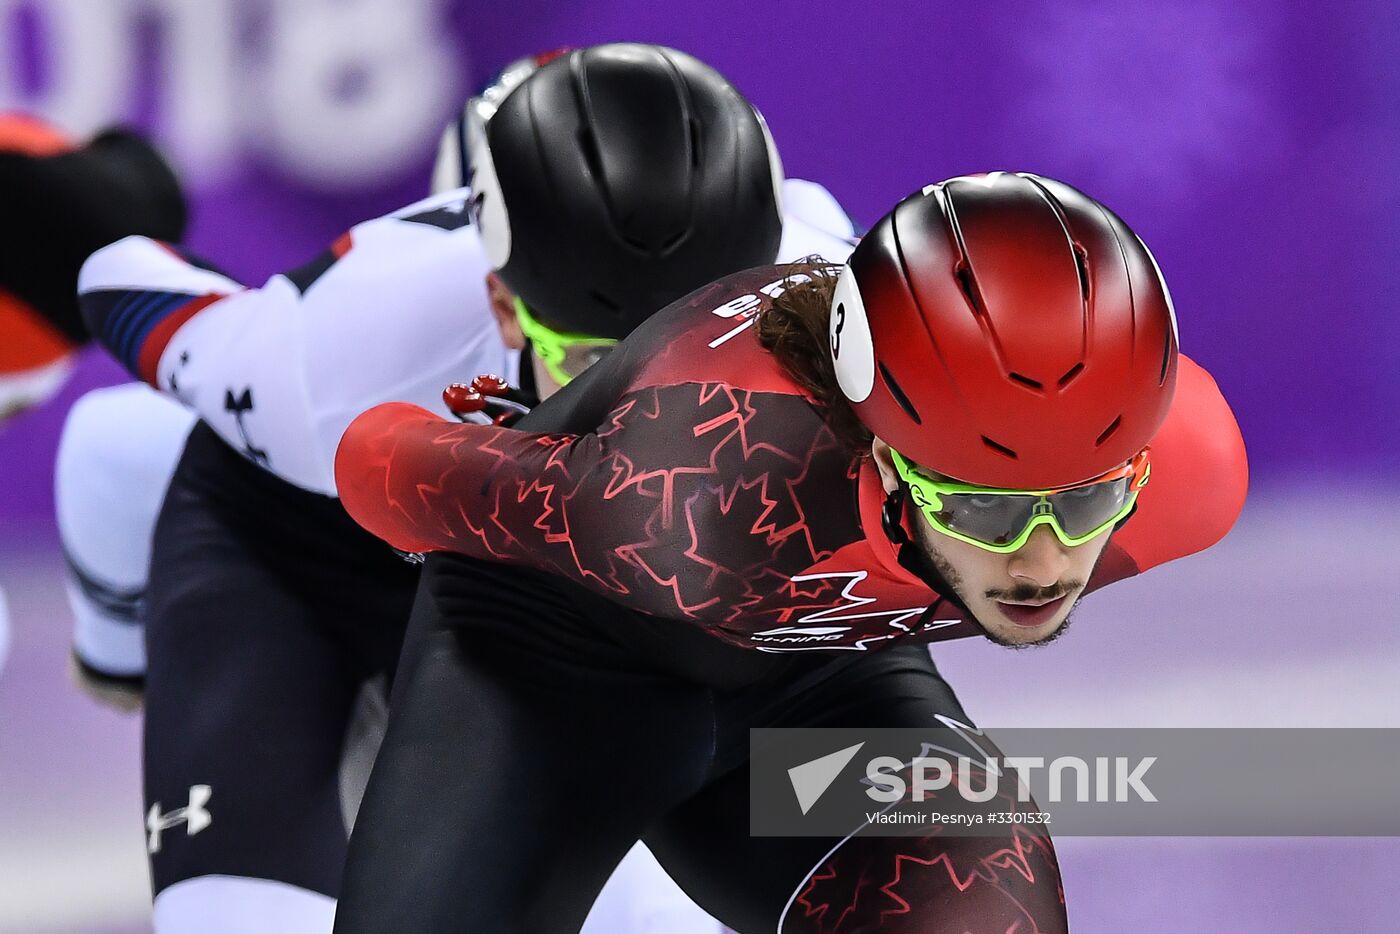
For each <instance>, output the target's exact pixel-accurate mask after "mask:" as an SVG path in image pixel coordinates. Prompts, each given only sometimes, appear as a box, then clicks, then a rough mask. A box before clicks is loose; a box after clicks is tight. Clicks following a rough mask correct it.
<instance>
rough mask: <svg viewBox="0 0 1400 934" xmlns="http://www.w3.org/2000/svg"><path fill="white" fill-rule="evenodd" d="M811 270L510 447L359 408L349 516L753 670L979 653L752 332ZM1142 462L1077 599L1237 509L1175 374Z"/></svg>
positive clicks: (875, 481) (697, 301)
mask: <svg viewBox="0 0 1400 934" xmlns="http://www.w3.org/2000/svg"><path fill="white" fill-rule="evenodd" d="M810 271H811V270H810V268H809V267H803V266H800V265H793V266H771V267H763V268H758V269H751V270H747V271H745V272H741V273H737V274H735V275H732V276H729V277H727V278H725V279H721V280H719V281H717V282H715V283H712V284H711V285H708V286H706V287H704V288H701V289H699V290H697V291H695V292H693V293H691V294H690V295H688V296H686V297H685V298H683V299H681V300H679V301H677V302H676V303H674V304H673V305H672V306H671V307H669V308H668V309H666V310H664V311H662V312H660V313H659V314H657V315H655V316H654V317H653V318H652V319H651V320H650V321H649V322H648V323H647V324H646V325H644V326H643V327H642V328H640V329H639V330H638V331H636V332H635V333H634V334H633V335H632V336H631V337H629V338H628V339H627V340H626V341H625V342H624V343H623V344H622V345H621V346H620V347H619V348H618V349H617V350H616V351H614V352H613V353H612V354H610V355H609V356H608V357H607V358H605V359H604V360H603V361H602V362H601V363H599V364H597V365H595V366H594V367H593V368H592V369H591V370H590V371H589V372H588V373H587V374H585V375H584V376H583V377H582V378H580V379H579V380H578V381H576V383H575V384H573V385H571V386H569V387H568V388H567V389H566V390H565V391H563V392H561V393H559V394H558V395H557V396H555V397H554V398H552V399H550V400H549V401H548V402H546V403H545V404H544V405H543V406H541V407H540V408H539V409H537V410H536V411H535V412H534V413H532V414H531V415H530V416H528V417H527V418H526V419H525V420H524V421H522V422H521V423H519V425H518V426H517V427H516V428H513V429H510V428H500V427H487V426H479V425H463V424H458V423H455V422H447V421H444V420H443V419H441V418H439V417H437V416H435V415H432V414H430V413H429V412H427V411H425V410H423V409H421V408H418V407H416V406H412V405H407V404H402V403H389V404H385V405H380V406H376V407H375V408H372V409H370V410H369V411H368V412H365V413H364V414H362V415H361V416H359V418H357V419H356V420H355V421H354V422H353V423H352V425H351V427H350V429H349V430H348V431H347V432H346V434H345V436H344V438H343V439H342V442H341V444H340V447H339V450H338V452H337V456H336V484H337V487H338V489H339V490H340V494H341V498H342V500H343V502H344V505H345V507H346V508H347V509H348V510H349V512H350V514H351V515H352V516H353V517H354V518H355V519H356V520H357V521H358V522H359V523H360V524H361V525H363V526H364V527H365V528H367V529H369V530H370V531H371V532H373V533H374V534H376V535H378V536H380V537H381V538H383V539H385V540H387V541H388V542H389V543H390V544H392V545H393V546H394V547H396V548H401V549H404V550H407V551H438V550H442V551H452V552H459V553H462V554H466V555H469V556H472V557H476V558H485V559H490V560H495V561H503V562H512V563H523V564H528V565H530V566H533V567H535V568H537V569H541V570H544V571H547V572H549V573H552V574H557V575H559V576H562V577H565V578H568V579H570V580H572V581H575V582H578V583H580V584H582V585H584V586H586V587H588V588H590V589H592V590H594V591H597V592H598V593H601V594H603V595H605V596H607V597H608V598H610V599H612V600H614V601H616V602H617V603H620V604H623V605H625V606H628V607H630V608H633V609H636V610H640V611H643V612H645V613H648V614H652V615H656V616H662V617H669V618H673V619H682V620H687V621H690V622H693V623H694V624H695V625H697V626H700V627H703V628H704V629H705V630H706V631H707V632H709V633H711V634H713V635H715V636H717V637H719V638H721V639H724V640H726V641H728V642H731V643H733V644H737V645H741V646H745V647H748V648H753V649H759V650H762V651H803V650H832V649H840V650H854V651H864V650H870V649H875V648H879V647H881V646H884V645H888V644H892V643H893V642H896V641H898V640H902V639H917V640H924V641H929V640H937V639H948V638H957V637H961V636H968V635H973V634H976V633H977V632H978V630H977V628H976V627H975V625H973V624H972V623H971V622H969V621H967V620H965V619H963V618H962V614H961V612H960V611H959V610H958V609H957V608H956V607H955V606H954V605H953V604H952V603H950V602H949V601H947V600H945V599H942V598H940V596H939V595H938V594H935V593H933V592H932V591H931V590H930V589H929V587H928V585H927V584H925V583H924V582H923V581H921V580H920V579H919V578H917V577H915V576H914V575H913V574H911V573H910V572H909V571H907V570H905V569H904V568H903V567H902V566H901V565H900V564H899V562H898V561H897V560H896V554H895V550H894V546H893V545H892V544H891V542H890V540H889V538H888V536H887V535H886V533H885V531H884V529H883V527H882V525H881V521H880V510H881V506H882V503H883V500H884V492H883V489H882V487H881V485H880V482H879V477H878V475H877V472H876V470H875V467H874V465H873V463H871V461H870V459H869V458H868V457H866V458H858V457H855V456H853V455H852V453H851V452H850V451H849V449H847V448H845V447H843V445H841V444H840V443H839V442H838V440H837V438H836V437H835V435H834V434H833V433H832V431H831V429H830V428H829V427H828V425H827V423H826V422H825V421H824V419H823V416H822V413H821V411H820V409H819V408H818V407H817V405H816V404H815V403H814V402H813V400H812V399H811V398H809V397H808V396H806V395H804V392H803V390H801V389H800V388H799V387H798V386H797V385H796V384H795V383H794V382H793V381H792V379H791V378H790V377H789V376H788V375H787V374H786V372H785V371H784V370H783V368H782V367H781V365H780V364H779V363H778V361H777V360H776V359H775V358H773V357H772V356H771V355H770V354H769V353H768V352H767V351H765V350H764V349H763V347H762V346H761V345H760V344H759V342H758V340H757V338H756V336H755V334H754V331H753V328H752V327H751V325H752V324H753V321H754V318H755V316H756V315H757V314H759V313H760V312H761V311H762V309H763V308H764V307H765V306H766V305H767V304H768V303H769V302H770V301H771V300H772V297H773V296H774V295H776V294H779V293H780V292H781V291H782V290H783V288H784V287H785V284H786V283H788V282H792V281H796V279H795V278H794V277H803V276H805V275H806V274H807V272H810ZM1151 451H1152V462H1153V469H1152V479H1151V482H1150V483H1149V484H1148V485H1147V486H1146V487H1145V488H1144V489H1143V491H1142V493H1141V494H1140V496H1139V500H1138V506H1137V511H1136V513H1135V514H1134V515H1133V516H1132V518H1131V519H1130V520H1129V521H1128V522H1127V523H1126V525H1124V526H1123V527H1122V528H1121V529H1120V530H1119V531H1118V532H1117V533H1116V534H1115V535H1114V536H1113V538H1112V539H1111V540H1110V543H1109V545H1108V547H1107V550H1106V551H1105V553H1104V555H1103V557H1102V559H1101V560H1100V562H1099V564H1098V567H1097V569H1096V571H1095V573H1094V576H1093V578H1092V579H1091V580H1090V583H1089V588H1088V589H1089V590H1093V589H1097V588H1099V587H1102V586H1104V585H1106V584H1109V583H1112V582H1114V581H1117V580H1122V579H1124V578H1127V577H1131V576H1133V575H1135V574H1139V573H1142V572H1143V571H1146V570H1148V569H1149V568H1152V567H1154V566H1156V565H1159V564H1162V563H1164V562H1166V561H1170V560H1172V559H1175V558H1180V557H1183V556H1185V555H1189V554H1193V553H1195V552H1197V551H1201V550H1203V549H1205V548H1208V547H1209V546H1210V545H1212V544H1214V543H1215V542H1216V541H1218V540H1219V539H1220V538H1221V537H1222V536H1224V535H1225V533H1226V532H1227V531H1229V529H1230V527H1231V525H1233V523H1234V521H1235V519H1236V517H1237V516H1238V514H1239V512H1240V509H1241V507H1242V506H1243V503H1244V497H1245V490H1246V486H1247V469H1246V463H1245V455H1244V444H1243V441H1242V439H1241V437H1240V432H1239V427H1238V426H1237V425H1236V423H1235V419H1234V416H1233V414H1232V413H1231V411H1230V408H1229V406H1228V405H1227V404H1226V402H1225V400H1224V399H1223V398H1222V397H1221V394H1220V391H1219V390H1218V389H1217V388H1216V385H1215V382H1214V381H1213V380H1212V379H1211V377H1210V375H1209V374H1208V373H1206V372H1205V370H1203V369H1201V368H1200V367H1199V366H1197V365H1196V364H1195V363H1193V362H1191V361H1190V360H1188V359H1186V358H1185V357H1183V358H1182V360H1181V365H1180V369H1179V375H1178V383H1177V391H1176V396H1175V400H1174V402H1173V404H1172V408H1171V410H1170V413H1169V414H1168V417H1167V419H1166V421H1165V423H1164V424H1163V426H1162V428H1161V430H1160V431H1159V432H1158V434H1157V436H1156V437H1155V438H1154V439H1153V441H1152V444H1151ZM926 610H927V612H925V611H926Z"/></svg>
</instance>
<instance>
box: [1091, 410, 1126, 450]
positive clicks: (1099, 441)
mask: <svg viewBox="0 0 1400 934" xmlns="http://www.w3.org/2000/svg"><path fill="white" fill-rule="evenodd" d="M1121 424H1123V416H1121V415H1120V416H1118V417H1117V418H1115V419H1114V420H1113V423H1112V424H1110V425H1109V426H1108V427H1107V428H1105V429H1104V430H1103V434H1101V435H1099V436H1098V438H1096V439H1095V440H1094V446H1095V447H1102V446H1103V443H1104V442H1105V441H1107V440H1108V439H1109V438H1111V437H1113V433H1114V432H1115V431H1117V430H1118V426H1119V425H1121Z"/></svg>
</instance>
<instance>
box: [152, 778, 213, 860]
mask: <svg viewBox="0 0 1400 934" xmlns="http://www.w3.org/2000/svg"><path fill="white" fill-rule="evenodd" d="M212 794H213V791H212V790H210V788H209V786H208V785H191V786H190V803H189V804H188V805H186V806H185V807H182V808H176V809H175V810H173V811H171V812H170V813H169V814H161V813H160V802H159V801H157V802H156V803H155V804H152V805H151V809H150V810H149V811H147V812H146V829H147V830H148V831H150V834H151V838H150V840H149V841H148V842H147V843H146V852H148V853H153V854H154V853H159V852H160V835H161V833H162V832H164V831H166V830H169V829H170V828H171V827H174V826H176V825H177V824H181V823H183V824H184V825H185V835H186V836H189V837H193V836H194V835H195V834H197V833H199V832H200V831H201V830H203V829H204V828H205V827H208V826H209V825H210V824H212V823H213V822H214V818H213V816H212V815H211V814H210V813H209V809H208V808H206V807H205V805H206V804H208V803H209V798H210V796H211V795H212Z"/></svg>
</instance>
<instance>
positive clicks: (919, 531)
mask: <svg viewBox="0 0 1400 934" xmlns="http://www.w3.org/2000/svg"><path fill="white" fill-rule="evenodd" d="M873 454H874V457H875V464H876V466H877V467H878V468H879V471H880V479H881V482H882V483H883V485H884V488H885V491H886V492H893V491H894V490H895V489H896V488H897V487H898V485H899V482H900V481H899V475H898V473H897V472H896V470H895V467H894V464H893V462H892V459H891V455H890V449H889V446H888V445H886V444H885V443H884V442H882V441H879V440H878V439H877V440H876V441H875V444H874V447H873ZM910 513H911V514H912V516H913V518H912V520H911V523H912V525H913V527H914V534H915V540H916V541H917V543H918V547H919V548H920V549H921V550H922V551H923V552H924V555H925V556H926V557H927V558H928V560H929V561H930V562H931V563H932V564H933V565H934V567H936V568H937V569H938V571H939V573H940V574H942V576H943V577H944V579H945V580H946V581H947V582H948V584H949V586H951V587H952V589H953V590H954V592H955V596H957V597H958V598H959V599H960V600H962V602H963V603H964V604H965V605H966V606H967V608H968V609H969V610H970V611H971V612H972V614H973V616H974V617H975V621H976V623H977V625H978V626H979V627H980V628H981V629H982V632H983V634H984V635H986V636H987V638H988V639H990V640H992V641H993V642H996V643H997V644H999V645H1005V646H1009V647H1014V648H1021V647H1026V646H1032V645H1043V644H1045V643H1048V642H1051V641H1053V640H1054V639H1056V638H1058V637H1059V636H1060V635H1061V634H1062V633H1063V632H1064V631H1065V629H1066V628H1067V627H1068V625H1069V618H1070V613H1071V612H1072V611H1073V609H1074V606H1075V603H1076V602H1077V601H1078V599H1079V597H1080V596H1081V595H1082V594H1083V592H1084V587H1085V585H1086V584H1087V583H1088V581H1089V578H1090V577H1091V576H1092V574H1093V571H1094V566H1095V565H1096V564H1097V563H1098V560H1099V558H1100V557H1101V556H1102V555H1103V552H1104V548H1105V547H1107V545H1108V539H1109V537H1110V536H1111V535H1112V529H1111V528H1109V529H1106V530H1105V531H1103V532H1102V533H1100V534H1098V535H1096V536H1094V537H1093V538H1090V539H1088V540H1087V541H1084V542H1082V543H1080V544H1078V545H1066V544H1064V543H1063V542H1062V541H1060V539H1059V538H1058V537H1057V536H1056V535H1055V533H1054V532H1053V531H1051V529H1050V527H1049V526H1048V525H1042V526H1039V527H1038V528H1035V529H1034V530H1033V531H1032V532H1031V534H1030V537H1029V538H1027V539H1026V541H1025V543H1024V544H1023V545H1022V546H1021V547H1020V548H1017V549H1016V550H1015V551H1011V552H1007V553H1004V554H999V553H996V552H992V551H988V550H986V549H985V548H980V547H978V546H977V545H974V544H970V543H968V542H965V541H961V540H959V539H957V538H954V537H951V536H949V535H946V534H943V533H942V532H940V531H938V530H937V529H935V528H934V527H933V526H932V525H931V524H930V523H929V522H928V521H927V519H926V518H924V517H923V515H922V513H921V512H920V511H919V510H917V509H915V510H910Z"/></svg>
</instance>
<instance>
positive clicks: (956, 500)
mask: <svg viewBox="0 0 1400 934" xmlns="http://www.w3.org/2000/svg"><path fill="white" fill-rule="evenodd" d="M890 455H891V459H892V460H893V461H894V467H895V471H896V472H897V473H898V474H899V476H900V478H901V479H903V480H904V482H905V483H906V484H908V487H909V496H910V498H911V499H912V500H913V502H914V505H916V506H918V507H919V511H920V512H921V513H922V514H923V517H924V519H925V520H926V521H927V522H928V524H929V525H931V526H932V527H933V529H934V531H936V532H939V533H941V534H943V535H947V536H948V537H950V538H956V539H957V540H958V541H961V542H966V543H968V544H969V545H975V546H977V547H978V548H981V549H983V550H984V551H990V552H994V553H996V554H1010V553H1011V552H1013V551H1017V550H1019V549H1020V548H1021V547H1023V546H1024V545H1025V544H1026V542H1027V541H1029V540H1030V537H1031V534H1032V533H1033V532H1035V530H1036V528H1037V527H1038V526H1042V525H1048V526H1049V527H1050V530H1051V531H1052V532H1054V533H1055V537H1056V538H1058V539H1059V540H1060V541H1061V543H1063V544H1064V545H1066V546H1068V547H1071V548H1073V547H1075V546H1078V545H1082V544H1084V543H1085V542H1087V541H1089V540H1090V539H1092V538H1095V537H1097V536H1099V535H1102V534H1103V533H1104V532H1106V531H1108V530H1109V529H1110V528H1112V527H1113V526H1114V525H1116V524H1118V523H1119V522H1121V521H1123V519H1124V518H1126V517H1127V516H1128V514H1129V513H1131V512H1132V511H1133V507H1134V506H1135V505H1136V504H1137V497H1138V492H1139V491H1140V490H1141V489H1142V488H1143V487H1144V486H1146V485H1147V481H1148V478H1149V477H1150V476H1151V475H1152V463H1151V461H1150V460H1149V459H1148V457H1147V451H1145V450H1144V451H1142V452H1141V453H1140V454H1138V455H1137V456H1136V457H1134V458H1133V459H1132V460H1131V461H1129V462H1128V463H1127V464H1125V465H1123V466H1122V467H1119V468H1115V469H1114V470H1111V471H1109V472H1108V473H1106V474H1103V475H1101V476H1099V477H1095V478H1094V479H1093V480H1089V481H1086V482H1084V483H1077V484H1074V485H1072V486H1068V487H1059V488H1057V489H1053V490H1003V489H995V488H990V487H984V486H976V485H974V484H970V483H961V482H958V481H954V480H939V479H935V478H933V477H930V476H928V475H927V474H924V473H921V472H920V471H919V468H918V467H917V466H916V465H915V464H913V463H912V462H910V461H909V460H908V459H907V458H905V457H904V456H903V455H902V454H900V453H899V452H898V451H896V450H894V449H893V448H891V449H890ZM1106 484H1118V485H1119V486H1120V487H1121V498H1120V494H1119V493H1118V492H1117V489H1115V488H1114V487H1111V486H1105V485H1106ZM986 497H997V498H1001V497H1011V498H1019V499H1018V500H1017V501H1016V502H1014V503H1012V502H1006V503H997V504H991V503H989V504H986V505H987V506H988V507H991V506H993V505H995V506H997V507H1007V506H1012V507H1016V508H1015V509H1012V510H1004V511H1005V513H1006V517H1007V519H1008V522H1009V524H1010V525H1011V526H1012V527H1010V528H1004V529H1001V530H1000V533H999V534H996V535H992V534H990V531H988V532H984V533H983V534H982V535H980V536H978V535H975V534H971V532H970V530H969V529H968V528H966V527H964V528H959V527H958V522H957V519H956V509H957V508H959V507H961V508H962V509H963V513H964V516H975V513H976V509H977V507H976V503H975V500H974V498H978V499H982V498H986ZM1089 497H1099V498H1102V499H1104V502H1103V503H1098V504H1096V503H1093V502H1088V499H1089ZM1076 498H1077V499H1079V500H1082V501H1084V502H1083V504H1082V505H1080V506H1079V507H1078V508H1093V507H1095V506H1097V507H1098V510H1099V512H1100V513H1103V516H1102V518H1100V517H1099V516H1097V515H1095V516H1094V521H1092V522H1091V523H1089V524H1090V525H1091V527H1090V528H1089V529H1088V530H1087V531H1083V532H1080V533H1079V534H1070V532H1069V531H1068V530H1067V529H1066V528H1065V521H1064V520H1065V516H1066V515H1067V514H1068V512H1069V511H1070V509H1071V508H1073V507H1072V506H1071V504H1073V503H1074V502H1075V499H1076ZM963 524H964V525H965V526H971V525H972V524H974V523H973V522H965V523H963ZM992 528H995V525H993V526H992Z"/></svg>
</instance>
